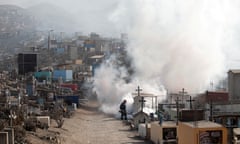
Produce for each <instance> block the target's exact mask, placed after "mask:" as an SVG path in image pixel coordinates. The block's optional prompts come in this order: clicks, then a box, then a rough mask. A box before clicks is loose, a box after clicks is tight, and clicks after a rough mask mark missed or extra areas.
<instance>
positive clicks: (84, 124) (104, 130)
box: [32, 102, 151, 144]
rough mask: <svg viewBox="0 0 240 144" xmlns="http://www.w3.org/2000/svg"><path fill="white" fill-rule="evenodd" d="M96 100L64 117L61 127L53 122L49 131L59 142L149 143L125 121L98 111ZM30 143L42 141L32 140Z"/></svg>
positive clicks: (78, 143)
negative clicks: (69, 116) (57, 137)
mask: <svg viewBox="0 0 240 144" xmlns="http://www.w3.org/2000/svg"><path fill="white" fill-rule="evenodd" d="M97 108H98V104H97V103H96V102H88V103H87V104H86V105H83V106H81V107H80V108H78V109H77V110H76V111H75V113H74V116H73V117H71V118H69V119H65V122H64V124H63V127H62V128H55V126H54V122H52V126H51V127H50V128H49V131H51V132H56V133H58V134H60V135H59V137H60V141H61V144H150V143H151V142H149V141H145V140H144V139H143V138H140V137H139V136H138V134H137V132H136V131H132V130H130V127H129V125H127V124H126V122H124V121H121V120H119V119H116V118H114V117H113V116H109V115H106V114H103V113H101V112H99V111H98V109H97ZM32 143H34V144H35V143H36V144H37V143H41V144H45V143H44V142H38V141H36V140H35V141H32Z"/></svg>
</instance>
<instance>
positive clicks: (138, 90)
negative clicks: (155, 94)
mask: <svg viewBox="0 0 240 144" xmlns="http://www.w3.org/2000/svg"><path fill="white" fill-rule="evenodd" d="M136 91H137V92H138V96H140V91H142V89H140V87H139V86H138V87H137V89H136Z"/></svg>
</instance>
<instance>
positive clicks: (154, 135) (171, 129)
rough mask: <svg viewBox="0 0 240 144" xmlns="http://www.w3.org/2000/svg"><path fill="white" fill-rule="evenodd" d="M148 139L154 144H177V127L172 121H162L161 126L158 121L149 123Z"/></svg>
mask: <svg viewBox="0 0 240 144" xmlns="http://www.w3.org/2000/svg"><path fill="white" fill-rule="evenodd" d="M150 133H151V136H150V139H151V141H152V142H153V143H154V144H168V143H170V142H171V144H175V143H177V137H178V134H177V126H176V122H174V121H164V122H163V123H162V125H160V124H159V122H158V121H155V122H152V123H151V132H150Z"/></svg>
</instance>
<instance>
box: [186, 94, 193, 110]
mask: <svg viewBox="0 0 240 144" xmlns="http://www.w3.org/2000/svg"><path fill="white" fill-rule="evenodd" d="M186 101H187V102H189V104H190V110H192V102H194V101H195V100H193V99H192V97H191V96H190V98H189V100H186Z"/></svg>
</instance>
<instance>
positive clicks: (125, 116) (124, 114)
mask: <svg viewBox="0 0 240 144" xmlns="http://www.w3.org/2000/svg"><path fill="white" fill-rule="evenodd" d="M123 119H125V120H127V112H126V110H121V120H123Z"/></svg>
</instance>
